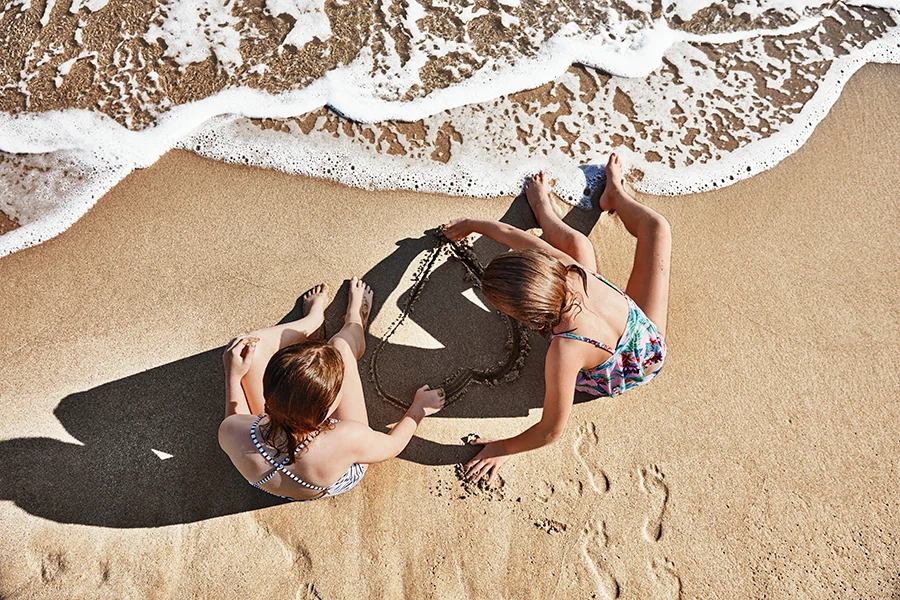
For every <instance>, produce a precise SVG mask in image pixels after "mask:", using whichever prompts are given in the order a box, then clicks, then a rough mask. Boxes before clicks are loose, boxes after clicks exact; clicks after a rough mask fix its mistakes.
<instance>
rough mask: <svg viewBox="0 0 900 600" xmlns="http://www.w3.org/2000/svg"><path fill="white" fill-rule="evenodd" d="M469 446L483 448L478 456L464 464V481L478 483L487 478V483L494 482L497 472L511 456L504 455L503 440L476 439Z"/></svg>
mask: <svg viewBox="0 0 900 600" xmlns="http://www.w3.org/2000/svg"><path fill="white" fill-rule="evenodd" d="M469 443H470V444H477V445H482V444H484V448H482V449H481V452H479V453H478V455H477V456H476V457H475V458H473V459H472V460H470V461H469V462H467V463H466V479H468V480H469V481H478V480H479V479H481V478H482V477H487V480H488V483H491V482H493V481H494V477H496V476H497V471H499V470H500V467H502V466H503V463H505V462H506V461H507V460H509V457H510V456H511V455H509V454H506V449H505V448H504V447H503V440H485V439H482V438H478V439H477V440H472V441H471V442H469Z"/></svg>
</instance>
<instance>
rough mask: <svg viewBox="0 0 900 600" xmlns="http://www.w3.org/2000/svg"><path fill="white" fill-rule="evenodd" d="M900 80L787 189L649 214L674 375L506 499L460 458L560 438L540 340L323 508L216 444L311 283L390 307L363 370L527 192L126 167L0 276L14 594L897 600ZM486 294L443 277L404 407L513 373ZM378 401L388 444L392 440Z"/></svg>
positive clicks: (765, 188) (5, 263) (873, 82)
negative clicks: (235, 381)
mask: <svg viewBox="0 0 900 600" xmlns="http://www.w3.org/2000/svg"><path fill="white" fill-rule="evenodd" d="M898 89H900V69H898V68H896V67H882V66H868V67H866V68H864V69H863V70H862V71H861V72H860V73H859V74H858V75H857V76H855V77H854V79H853V80H852V81H851V83H850V84H849V85H848V86H847V88H846V89H845V91H844V94H843V96H842V98H841V100H840V102H839V103H838V104H837V105H836V106H835V108H834V109H833V111H832V113H831V114H830V115H829V116H828V118H827V119H826V120H825V121H824V122H823V123H822V124H821V125H820V126H819V127H818V129H817V130H816V132H815V134H814V135H813V137H812V139H811V140H810V141H809V142H808V143H807V144H806V146H805V147H804V148H802V149H801V150H800V151H799V152H797V153H796V154H795V155H794V156H792V157H790V158H789V159H787V160H785V161H784V162H783V163H782V164H781V165H779V166H778V167H777V168H775V169H773V170H772V171H770V172H767V173H764V174H762V175H759V176H757V177H755V178H753V179H751V180H749V181H746V182H742V183H740V184H738V185H735V186H733V187H729V188H727V189H725V190H721V191H718V192H714V193H708V194H702V195H697V196H691V197H679V198H646V197H645V198H643V200H644V201H645V202H647V203H648V204H650V205H651V206H653V207H655V208H656V209H658V210H659V211H660V212H662V213H663V214H664V215H665V216H666V217H667V218H668V219H669V221H670V222H671V224H672V228H673V231H674V236H675V247H674V266H673V270H672V291H671V304H670V305H671V310H670V316H669V335H668V344H669V348H670V357H669V361H668V363H667V365H666V367H665V370H664V372H663V374H662V375H661V376H660V377H659V378H658V379H657V380H656V381H655V382H654V383H653V384H651V385H649V386H646V387H644V388H641V389H638V390H635V391H632V392H629V393H628V394H626V395H624V396H623V397H620V398H616V399H612V400H608V399H607V400H593V401H590V402H585V403H580V404H578V405H577V406H576V408H575V410H574V412H573V415H572V418H571V422H570V423H569V425H568V428H567V430H566V432H565V434H564V436H563V438H562V439H561V440H560V441H559V442H557V443H556V444H555V445H553V446H551V447H547V448H543V449H541V450H538V451H535V452H531V453H529V454H526V455H521V456H517V457H515V458H513V459H512V460H510V461H509V462H508V463H507V464H506V466H505V467H504V469H503V471H502V475H503V479H504V482H503V485H502V486H501V487H497V488H495V489H489V490H484V489H479V488H477V487H472V486H465V485H463V484H462V483H461V482H460V481H459V480H458V479H457V477H456V475H455V469H454V464H455V463H456V462H458V461H460V460H462V459H464V458H467V457H468V456H470V455H471V454H472V451H471V450H470V449H467V448H466V447H464V446H463V445H462V443H461V441H460V438H461V437H463V436H464V435H466V434H467V433H470V432H477V433H479V434H481V435H483V436H503V435H510V434H514V433H516V432H518V431H521V430H522V429H524V428H525V427H526V426H527V425H529V424H530V423H532V422H534V421H535V420H536V419H538V418H539V412H540V410H539V407H540V404H541V393H540V390H541V385H542V384H541V379H542V375H541V364H542V358H543V353H544V347H545V346H544V342H543V341H542V340H541V339H539V338H538V337H536V336H535V337H532V338H531V342H532V346H533V350H532V352H531V354H530V355H529V357H528V359H527V360H526V363H525V366H524V369H523V372H522V374H521V377H520V378H519V379H518V380H516V381H515V382H513V383H503V384H500V385H498V386H496V387H494V388H485V387H482V386H474V387H472V388H471V389H470V390H469V392H468V394H466V395H465V396H463V397H462V398H461V399H459V400H458V401H457V402H456V403H455V404H453V405H452V406H451V407H450V408H448V409H447V410H446V411H445V412H444V413H441V414H440V415H438V416H436V417H434V418H432V419H430V420H427V421H426V422H425V423H424V424H423V425H422V427H421V428H420V430H419V433H418V436H419V437H418V439H416V440H415V441H414V443H413V444H412V445H411V446H410V447H409V448H408V450H407V451H406V452H405V453H404V455H403V456H402V458H400V459H398V460H394V461H391V462H389V463H385V464H382V465H377V466H374V467H373V468H371V469H370V470H369V473H368V475H367V476H366V478H365V480H364V481H363V483H362V484H361V485H360V486H359V487H358V488H357V489H355V490H354V491H352V492H351V493H349V494H346V495H344V496H341V497H339V498H337V499H334V500H329V501H323V502H314V503H310V504H303V505H300V504H279V503H278V502H275V501H274V499H273V498H271V497H268V496H265V495H263V494H262V493H260V492H257V491H256V490H254V489H252V488H250V486H248V485H246V484H245V483H244V482H242V481H241V479H240V476H239V475H238V474H237V473H236V472H234V471H233V469H232V468H231V467H230V464H229V463H228V461H227V459H226V457H225V456H224V454H222V453H220V452H219V451H218V449H217V447H216V443H215V428H216V425H217V423H218V419H219V418H220V415H221V414H222V410H223V401H222V385H223V380H222V374H221V366H220V358H219V356H220V352H221V346H222V344H223V343H224V342H225V341H226V340H227V339H228V338H229V337H230V336H232V335H233V334H235V333H237V332H241V331H245V330H248V329H251V328H257V327H261V326H264V325H266V324H269V323H274V322H277V321H278V320H280V319H282V318H283V317H285V316H286V315H287V314H288V313H289V312H290V311H291V310H292V309H293V307H294V302H295V300H296V298H297V296H298V295H299V294H300V293H302V292H303V291H304V290H305V289H307V288H309V287H310V286H312V285H313V284H315V283H317V282H319V281H327V282H328V283H330V284H332V286H333V287H334V288H339V287H340V286H341V282H342V280H343V279H344V278H345V277H349V276H350V275H353V274H365V275H366V277H367V278H368V279H369V280H370V283H371V284H372V286H373V287H374V289H375V292H376V294H377V296H378V299H379V300H380V302H379V304H378V306H377V307H376V316H375V318H374V321H373V323H372V332H371V333H372V335H371V336H370V344H369V354H368V355H367V356H366V357H365V358H364V359H363V362H362V363H361V366H362V368H363V369H367V368H368V360H369V356H370V355H371V350H372V349H373V348H374V347H375V345H376V342H377V340H378V336H379V335H381V334H383V333H384V332H385V331H386V330H387V327H388V326H389V325H390V323H391V321H392V320H393V319H394V317H395V316H396V315H397V314H398V311H399V309H398V307H397V302H398V299H401V295H402V293H403V292H404V291H405V290H406V289H407V288H408V287H409V279H410V276H411V275H412V274H413V272H414V270H415V267H416V265H417V263H418V260H419V258H420V257H421V255H422V252H423V251H426V250H427V248H428V247H429V246H430V244H431V242H430V239H429V238H427V237H423V233H422V232H423V231H424V230H426V229H428V228H431V227H433V226H435V225H437V224H439V223H441V222H444V221H446V220H448V219H450V218H452V217H455V216H459V215H465V214H470V215H478V216H484V217H494V218H499V217H501V216H504V215H505V219H506V220H508V221H510V222H513V223H516V224H519V225H523V226H526V225H528V223H527V219H526V217H527V208H526V206H525V205H524V203H523V202H522V201H521V199H520V200H518V201H515V202H512V201H511V200H510V199H508V198H507V199H497V200H490V201H485V200H476V199H467V198H446V197H436V196H435V197H430V196H425V195H421V194H413V193H406V192H396V193H372V192H366V191H360V190H355V189H348V188H344V187H341V186H339V185H336V184H332V183H328V182H323V181H313V180H309V179H304V178H301V177H294V176H288V175H284V174H280V173H274V172H268V171H263V170H258V169H251V168H241V167H236V166H227V165H224V164H219V163H215V162H211V161H208V160H204V159H201V158H198V157H197V156H194V155H192V154H189V153H186V152H171V153H169V154H168V155H166V156H165V157H164V158H163V159H162V160H160V161H159V163H158V164H156V165H155V166H153V167H151V168H149V169H146V170H144V171H141V172H137V173H134V174H132V175H130V176H129V177H128V178H127V179H125V180H124V181H123V182H122V183H121V184H120V185H118V186H117V187H116V188H115V189H114V190H113V191H111V192H110V193H109V194H107V196H106V197H104V198H103V199H102V200H101V201H100V202H99V203H98V204H97V206H96V207H95V208H94V209H92V210H91V211H90V212H89V213H88V214H87V215H86V216H85V217H84V218H82V219H81V220H80V221H79V222H78V223H76V224H75V226H74V227H72V228H71V229H70V230H69V231H67V232H66V233H64V234H63V235H61V236H59V237H58V238H55V239H53V240H50V241H48V242H46V243H45V244H43V245H41V246H38V247H35V248H31V249H28V250H24V251H22V252H19V253H16V254H13V255H11V256H7V257H5V258H3V259H0V280H2V282H3V285H2V290H0V301H2V305H3V306H4V311H5V312H4V318H2V319H0V328H2V329H0V340H2V341H0V355H2V367H0V398H2V406H3V408H4V412H5V415H6V418H5V419H4V421H3V425H2V430H0V436H2V438H0V439H2V440H3V441H2V442H0V477H2V484H0V490H2V500H3V502H2V503H0V519H2V522H3V535H2V537H0V555H2V556H3V557H4V560H3V561H2V563H0V597H3V598H53V597H61V598H69V597H85V598H117V599H118V598H187V597H197V598H236V597H246V596H249V595H252V594H263V595H265V596H266V597H272V598H294V597H297V598H325V599H332V598H431V597H435V598H516V599H518V598H555V597H565V598H609V597H613V596H614V595H615V593H616V590H617V592H618V593H619V594H620V596H621V597H622V598H642V599H643V598H664V599H670V598H677V597H679V594H680V595H681V597H683V598H763V597H767V598H793V597H809V598H835V597H841V598H844V597H846V598H851V597H853V598H895V597H897V595H898V594H900V580H898V573H900V555H898V547H900V545H898V542H900V540H898V536H900V533H898V531H900V510H898V509H900V506H898V505H900V493H898V487H900V473H898V461H897V456H898V455H900V453H898V450H900V435H898V433H897V432H898V431H900V405H898V400H897V398H898V391H900V385H898V375H897V369H896V367H895V366H894V365H893V361H894V360H896V357H897V356H898V355H900V342H898V340H900V326H898V323H900V315H898V312H900V311H898V277H897V273H898V272H900V233H898V231H900V227H898V225H900V219H898V210H897V208H898V200H897V198H898V195H900V172H898V170H897V169H896V165H897V161H896V156H897V152H898V150H900V95H898V94H897V90H898ZM596 217H597V215H587V214H583V213H579V214H574V213H573V214H572V215H570V218H572V219H573V222H577V223H578V224H579V225H580V226H582V227H584V226H590V224H591V221H592V220H593V219H595V218H596ZM591 239H592V240H593V241H594V243H595V245H596V248H597V253H598V256H599V264H600V269H601V271H602V272H604V273H605V274H607V275H608V276H609V277H610V278H611V279H612V280H613V281H615V282H618V283H621V284H624V282H625V280H626V278H627V273H628V270H629V267H630V259H631V253H632V249H633V246H632V242H631V241H630V239H629V238H628V236H627V234H626V233H625V232H624V229H623V227H622V226H621V224H620V223H619V222H618V220H617V219H616V218H615V217H610V216H608V215H603V216H602V217H600V218H599V222H597V224H596V225H595V226H594V228H593V232H592V233H591ZM476 248H477V251H478V252H479V255H480V256H482V257H484V258H487V257H489V256H490V255H491V253H493V252H496V251H497V248H495V247H490V246H488V245H487V244H485V243H483V242H479V243H476ZM469 286H470V284H468V283H467V282H465V281H464V280H463V278H462V269H461V267H460V265H459V264H458V263H453V262H450V263H447V264H445V265H443V266H440V267H439V268H437V269H436V270H435V272H434V273H433V274H432V277H431V279H430V280H429V282H428V283H427V285H426V289H425V290H424V292H423V296H422V299H421V300H420V302H419V304H418V306H417V310H416V312H415V313H414V314H413V316H412V320H411V321H408V322H407V323H406V324H404V326H403V327H401V329H400V330H399V331H398V333H397V334H396V335H395V337H394V338H392V340H391V344H389V345H386V346H385V348H384V349H383V351H382V354H381V355H380V357H379V359H380V361H381V362H380V367H379V368H380V371H381V372H382V384H383V385H384V386H385V387H389V388H390V389H391V390H394V391H395V392H396V393H397V394H399V395H401V397H402V395H403V394H405V393H407V391H408V390H409V389H412V388H414V387H415V386H417V385H419V384H420V383H421V382H429V383H435V382H439V381H441V380H442V379H443V378H444V377H445V376H447V375H449V374H450V373H451V372H452V371H454V370H455V369H456V368H458V367H478V366H484V365H487V364H489V363H491V362H494V361H496V360H498V358H499V357H501V356H502V355H503V353H504V349H503V342H504V337H505V332H504V328H503V324H502V322H501V321H499V319H498V318H497V317H496V316H492V315H490V314H488V313H485V312H484V311H482V310H481V309H480V308H479V307H477V306H476V305H475V304H473V303H471V302H470V301H469V300H467V299H466V298H465V297H464V296H463V295H462V292H463V291H464V290H466V289H467V288H468V287H469ZM344 297H345V291H344V290H340V291H339V292H338V293H337V297H336V300H335V302H334V303H333V305H332V307H331V309H330V310H329V323H330V325H331V326H332V327H334V326H336V324H337V323H338V322H339V315H340V313H341V312H342V309H343V306H342V302H343V298H344ZM410 344H416V345H418V346H424V347H426V348H413V347H410ZM367 385H368V398H369V408H370V413H371V418H372V421H373V423H374V424H376V425H379V426H382V425H384V424H386V423H390V422H392V421H393V420H396V418H397V417H398V416H399V414H400V412H399V411H398V410H397V409H395V408H393V407H391V406H389V405H388V404H386V403H385V402H384V401H382V400H381V399H379V398H378V396H377V394H376V393H375V392H374V388H373V386H372V383H371V382H367ZM153 450H157V451H159V452H163V453H167V454H171V455H173V457H172V458H167V459H165V460H162V459H161V458H160V457H159V456H158V455H157V454H156V453H154V452H153ZM163 456H165V455H163ZM607 486H608V489H606V488H607ZM657 535H658V537H659V539H655V538H656V537H657Z"/></svg>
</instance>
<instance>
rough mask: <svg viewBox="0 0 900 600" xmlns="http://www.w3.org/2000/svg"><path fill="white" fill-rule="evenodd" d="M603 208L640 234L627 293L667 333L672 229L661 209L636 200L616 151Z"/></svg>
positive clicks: (612, 156) (633, 232) (610, 158)
mask: <svg viewBox="0 0 900 600" xmlns="http://www.w3.org/2000/svg"><path fill="white" fill-rule="evenodd" d="M600 208H601V210H614V211H616V214H617V215H619V218H621V219H622V223H623V224H624V225H625V229H627V230H628V232H629V233H630V234H631V235H633V236H634V237H636V238H637V247H636V248H635V251H634V265H633V266H632V268H631V276H630V277H629V278H628V286H627V287H626V288H625V293H626V294H628V295H629V296H631V299H632V300H634V301H635V303H636V304H637V305H638V306H640V307H641V310H643V311H644V314H646V315H647V316H648V317H649V318H650V320H651V321H653V322H654V323H655V324H656V327H657V328H658V329H659V332H660V333H661V334H663V335H665V332H666V316H667V313H668V309H669V271H670V266H671V257H672V231H671V229H670V228H669V222H668V221H666V219H665V218H664V217H663V216H662V215H660V214H659V213H658V212H656V211H655V210H653V209H652V208H650V207H647V206H644V205H643V204H641V203H639V202H638V201H637V200H635V199H634V198H633V197H632V196H631V194H629V193H628V191H627V190H626V189H625V185H624V182H623V180H622V161H621V160H619V157H618V156H616V154H612V155H611V156H610V157H609V163H608V164H607V165H606V189H605V190H604V191H603V195H602V196H600Z"/></svg>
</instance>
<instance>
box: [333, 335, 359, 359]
mask: <svg viewBox="0 0 900 600" xmlns="http://www.w3.org/2000/svg"><path fill="white" fill-rule="evenodd" d="M328 343H329V344H330V345H332V346H334V348H335V349H336V350H337V351H338V352H340V353H341V358H342V359H343V361H344V362H345V363H347V364H350V363H356V362H357V361H358V360H359V359H360V358H362V355H363V353H364V352H365V350H366V344H365V342H362V343H361V344H360V343H356V344H353V343H351V342H350V341H349V340H347V339H346V338H344V337H341V336H340V335H336V336H334V337H333V338H331V339H330V340H329V341H328ZM355 346H362V348H361V349H360V348H356V347H355Z"/></svg>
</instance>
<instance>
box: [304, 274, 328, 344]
mask: <svg viewBox="0 0 900 600" xmlns="http://www.w3.org/2000/svg"><path fill="white" fill-rule="evenodd" d="M301 298H302V299H303V316H304V317H315V318H316V320H319V321H321V322H322V324H321V325H320V326H319V328H318V329H316V330H315V331H314V332H312V333H311V334H310V335H309V337H308V338H307V339H310V340H324V339H325V305H326V304H327V303H328V285H327V284H325V283H320V284H319V285H317V286H315V287H313V288H312V289H309V290H307V291H306V292H305V293H304V294H303V296H301Z"/></svg>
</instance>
